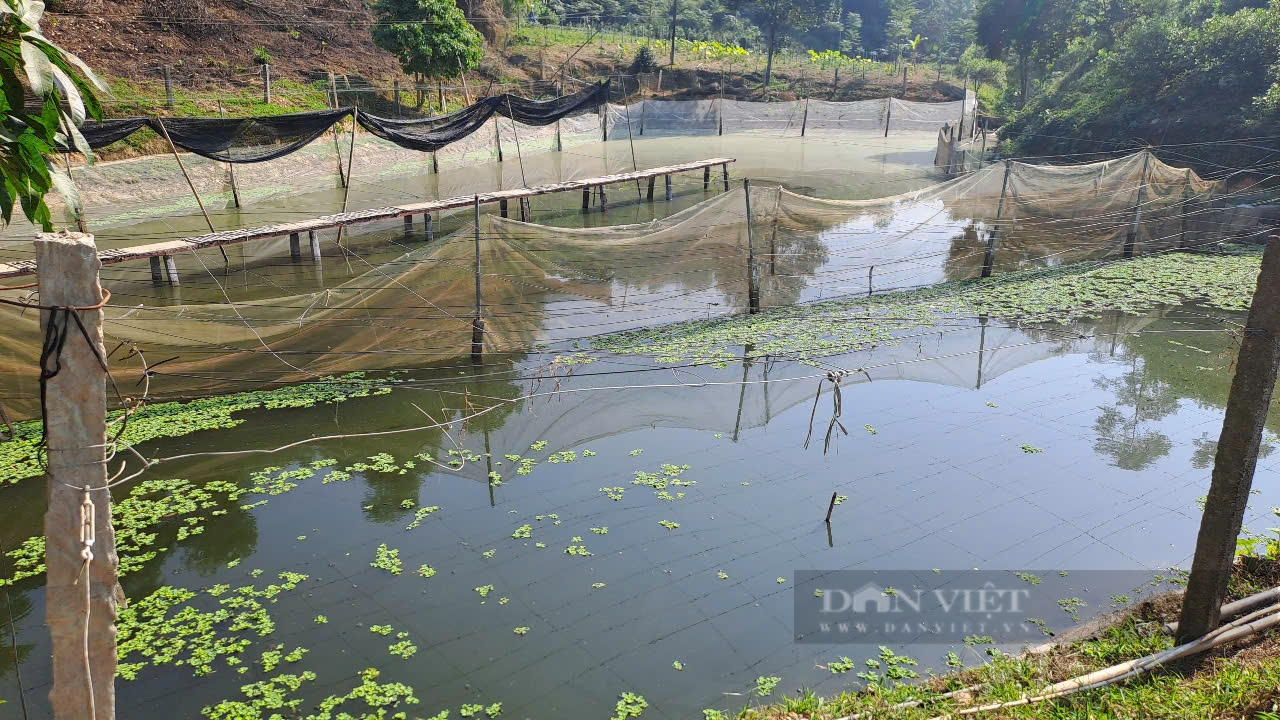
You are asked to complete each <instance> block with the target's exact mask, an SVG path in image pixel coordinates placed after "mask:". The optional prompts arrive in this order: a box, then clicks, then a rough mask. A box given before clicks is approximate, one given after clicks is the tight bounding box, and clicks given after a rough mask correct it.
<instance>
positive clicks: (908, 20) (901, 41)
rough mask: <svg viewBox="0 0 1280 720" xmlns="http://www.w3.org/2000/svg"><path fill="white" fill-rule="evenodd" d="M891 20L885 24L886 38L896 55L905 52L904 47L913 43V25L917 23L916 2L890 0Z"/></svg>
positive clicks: (917, 11) (913, 0)
mask: <svg viewBox="0 0 1280 720" xmlns="http://www.w3.org/2000/svg"><path fill="white" fill-rule="evenodd" d="M888 6H889V20H888V22H887V23H886V24H885V37H886V39H887V40H888V41H889V42H890V43H891V47H892V49H893V51H894V52H895V53H901V52H902V51H903V45H906V44H907V43H909V42H910V41H911V37H912V35H914V34H916V33H913V32H912V30H911V29H912V25H913V24H914V23H915V21H916V14H917V13H919V10H917V9H916V4H915V0H889V3H888Z"/></svg>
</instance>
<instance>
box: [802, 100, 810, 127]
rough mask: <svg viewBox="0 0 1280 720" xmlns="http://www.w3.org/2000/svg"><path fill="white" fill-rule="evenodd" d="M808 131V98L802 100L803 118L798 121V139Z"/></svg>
mask: <svg viewBox="0 0 1280 720" xmlns="http://www.w3.org/2000/svg"><path fill="white" fill-rule="evenodd" d="M808 129H809V98H805V99H804V118H802V119H801V120H800V137H804V133H805V131H806V130H808Z"/></svg>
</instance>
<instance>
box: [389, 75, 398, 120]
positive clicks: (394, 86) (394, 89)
mask: <svg viewBox="0 0 1280 720" xmlns="http://www.w3.org/2000/svg"><path fill="white" fill-rule="evenodd" d="M391 94H392V95H394V96H395V100H396V117H400V78H396V79H395V80H392V81H391Z"/></svg>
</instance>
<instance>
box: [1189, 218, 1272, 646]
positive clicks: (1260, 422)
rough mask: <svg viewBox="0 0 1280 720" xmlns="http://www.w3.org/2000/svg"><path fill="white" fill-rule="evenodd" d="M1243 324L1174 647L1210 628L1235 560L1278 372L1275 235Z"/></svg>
mask: <svg viewBox="0 0 1280 720" xmlns="http://www.w3.org/2000/svg"><path fill="white" fill-rule="evenodd" d="M1245 327H1246V329H1245V331H1244V334H1243V337H1242V339H1241V341H1240V354H1239V356H1238V358H1237V360H1236V374H1235V377H1234V378H1232V380H1231V393H1230V395H1228V396H1227V412H1226V417H1225V418H1224V419H1223V421H1222V434H1221V436H1220V438H1219V440H1218V451H1217V456H1216V457H1215V459H1214V462H1213V479H1212V480H1211V481H1210V484H1209V495H1208V497H1207V498H1206V499H1205V504H1204V514H1203V515H1202V516H1201V519H1200V532H1199V534H1198V535H1197V536H1196V551H1195V555H1194V556H1193V559H1192V561H1191V575H1190V577H1188V578H1187V592H1186V595H1185V596H1184V597H1183V601H1182V615H1181V617H1180V619H1179V620H1178V644H1184V643H1187V642H1190V641H1192V640H1196V639H1198V638H1200V637H1201V636H1203V635H1205V634H1207V633H1209V632H1210V631H1212V630H1214V629H1215V628H1217V627H1218V623H1219V622H1220V619H1221V611H1222V600H1223V596H1224V595H1226V592H1227V580H1228V579H1229V578H1230V577H1231V568H1232V566H1233V565H1234V564H1235V550H1236V538H1237V537H1239V535H1240V527H1241V525H1242V524H1243V523H1244V512H1245V508H1246V506H1247V505H1248V502H1249V490H1250V488H1251V487H1252V485H1253V472H1254V469H1255V468H1256V466H1257V464H1258V450H1259V449H1260V447H1261V445H1262V432H1263V429H1264V423H1265V422H1266V419H1267V410H1268V409H1270V407H1271V394H1272V391H1273V390H1274V389H1275V386H1276V373H1277V370H1278V369H1280V239H1277V238H1276V237H1274V236H1273V237H1272V238H1271V241H1270V242H1268V243H1267V248H1266V250H1265V251H1263V253H1262V271H1261V272H1260V273H1259V274H1258V284H1257V286H1256V288H1255V290H1254V292H1253V305H1252V306H1251V307H1250V309H1249V319H1248V321H1247V323H1246V326H1245Z"/></svg>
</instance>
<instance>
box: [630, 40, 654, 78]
mask: <svg viewBox="0 0 1280 720" xmlns="http://www.w3.org/2000/svg"><path fill="white" fill-rule="evenodd" d="M631 72H633V73H652V72H658V61H657V60H656V59H655V58H654V57H653V50H650V49H649V46H648V45H641V46H640V49H639V50H636V58H635V60H632V61H631Z"/></svg>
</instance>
